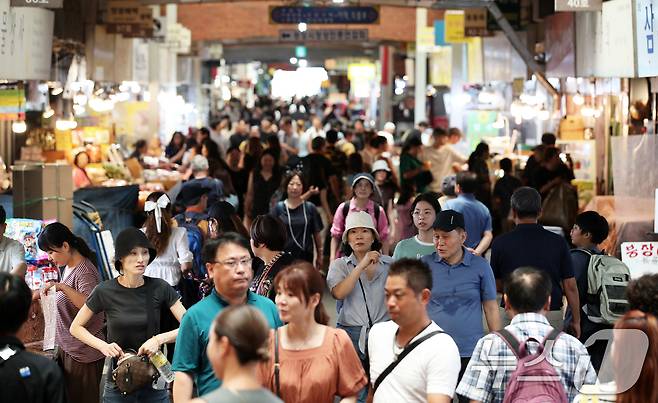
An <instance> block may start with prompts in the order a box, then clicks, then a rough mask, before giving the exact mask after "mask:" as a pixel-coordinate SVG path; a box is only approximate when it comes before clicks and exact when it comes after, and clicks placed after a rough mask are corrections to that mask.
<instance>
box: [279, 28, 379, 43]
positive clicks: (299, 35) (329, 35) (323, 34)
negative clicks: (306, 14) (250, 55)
mask: <svg viewBox="0 0 658 403" xmlns="http://www.w3.org/2000/svg"><path fill="white" fill-rule="evenodd" d="M367 40H368V30H367V29H309V30H308V31H305V32H299V30H297V29H280V30H279V41H281V42H301V41H317V42H322V41H342V42H344V41H367Z"/></svg>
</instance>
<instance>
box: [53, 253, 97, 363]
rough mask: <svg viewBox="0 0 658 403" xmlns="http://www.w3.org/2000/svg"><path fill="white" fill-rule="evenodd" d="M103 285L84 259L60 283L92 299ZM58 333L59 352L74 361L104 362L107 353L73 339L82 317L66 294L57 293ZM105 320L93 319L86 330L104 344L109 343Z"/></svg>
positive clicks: (67, 271) (63, 276) (91, 264)
mask: <svg viewBox="0 0 658 403" xmlns="http://www.w3.org/2000/svg"><path fill="white" fill-rule="evenodd" d="M99 282H100V276H99V273H98V270H97V269H96V267H95V266H94V264H93V263H91V261H89V259H86V258H83V259H82V261H80V264H78V265H77V266H76V267H73V268H70V267H67V268H66V269H65V270H64V272H63V275H62V279H61V280H60V283H62V284H65V285H68V286H69V287H71V288H73V289H74V290H76V291H77V292H79V293H82V294H84V295H86V296H87V297H89V295H90V294H91V292H92V290H93V289H94V288H95V287H96V286H97V285H98V283H99ZM57 291H58V292H57V332H56V341H57V345H58V346H59V348H61V349H62V350H64V351H65V352H66V353H67V354H69V355H70V356H71V357H72V358H73V359H74V360H76V361H78V362H82V363H89V362H94V361H98V360H100V359H102V358H104V356H103V353H101V352H100V351H98V350H96V349H95V348H93V347H90V346H88V345H86V344H84V343H83V342H81V341H80V340H78V339H76V338H75V337H73V336H72V335H71V332H70V331H69V328H70V327H71V323H72V322H73V319H74V318H75V315H77V314H78V311H79V309H78V308H76V306H75V305H73V302H71V301H70V300H69V299H68V298H67V297H66V294H64V292H62V291H61V290H57ZM103 321H104V316H103V314H102V313H99V314H96V315H94V316H92V317H91V319H90V320H89V322H87V324H86V325H85V328H87V330H89V332H90V333H91V334H93V335H94V336H96V337H98V338H99V339H101V340H105V335H104V334H103Z"/></svg>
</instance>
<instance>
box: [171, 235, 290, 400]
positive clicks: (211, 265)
mask: <svg viewBox="0 0 658 403" xmlns="http://www.w3.org/2000/svg"><path fill="white" fill-rule="evenodd" d="M203 261H204V262H205V264H206V269H207V270H208V275H209V276H210V277H211V278H212V279H213V283H214V285H215V287H214V289H213V290H212V293H211V294H210V295H209V296H207V297H206V298H204V299H203V300H201V301H200V302H198V303H197V304H196V305H194V306H192V307H191V308H190V309H189V310H188V311H187V313H186V314H185V316H184V317H183V321H182V322H181V325H180V328H179V332H178V338H177V339H176V352H175V353H174V361H173V364H172V367H173V370H174V371H175V372H176V380H175V381H174V401H175V402H182V401H188V400H189V399H191V398H192V393H193V386H194V383H195V382H196V385H197V389H198V393H199V396H201V395H205V394H207V393H209V392H211V391H213V390H215V389H217V388H219V386H220V382H219V381H218V380H217V378H215V375H214V374H213V371H212V366H211V363H210V361H209V360H208V356H207V355H206V347H207V346H208V332H209V329H210V325H211V323H212V321H213V320H214V319H215V317H216V316H217V314H218V313H219V312H220V311H221V310H222V309H224V308H226V307H228V306H230V305H241V304H247V305H251V306H253V307H255V308H256V309H258V310H260V311H261V313H263V315H264V316H265V318H266V319H267V321H268V322H269V324H270V326H271V327H272V328H277V327H279V326H281V325H282V323H281V319H279V314H278V312H277V309H276V306H275V305H274V303H273V302H272V301H270V300H269V299H268V298H266V297H262V296H260V295H256V294H254V293H252V292H251V291H249V285H250V284H251V280H252V278H253V272H252V270H251V262H252V257H251V253H250V251H249V241H247V240H246V239H245V238H244V237H242V236H240V235H238V234H235V233H226V234H224V235H223V236H222V237H221V238H219V239H214V240H211V241H208V242H207V243H206V245H205V246H204V248H203Z"/></svg>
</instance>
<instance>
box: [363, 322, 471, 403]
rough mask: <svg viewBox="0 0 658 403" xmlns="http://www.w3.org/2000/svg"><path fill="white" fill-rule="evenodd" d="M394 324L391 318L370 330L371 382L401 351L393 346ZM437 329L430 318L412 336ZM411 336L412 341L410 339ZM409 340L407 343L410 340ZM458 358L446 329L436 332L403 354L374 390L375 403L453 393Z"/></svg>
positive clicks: (450, 394)
mask: <svg viewBox="0 0 658 403" xmlns="http://www.w3.org/2000/svg"><path fill="white" fill-rule="evenodd" d="M397 330H398V325H397V324H396V323H395V322H393V321H387V322H381V323H377V324H375V325H374V326H373V327H372V329H371V330H370V334H369V338H368V351H369V356H370V379H371V380H372V384H373V385H374V384H375V381H376V380H377V378H378V377H379V375H380V374H381V373H382V372H384V370H385V369H386V367H388V366H389V365H390V364H391V363H392V362H393V361H394V360H395V354H399V353H400V352H401V350H400V349H398V348H397V347H396V346H395V333H396V331H397ZM435 330H441V328H440V327H439V325H437V324H436V323H434V322H432V323H431V324H430V325H429V326H428V327H427V328H426V329H425V330H423V331H422V332H421V333H420V334H419V335H418V336H416V337H415V338H414V339H413V340H416V339H418V338H420V337H422V336H424V335H425V334H427V333H430V332H433V331H435ZM413 340H412V341H413ZM412 341H410V343H411V342H412ZM460 369H461V360H460V358H459V350H458V349H457V345H456V344H455V342H454V341H453V340H452V337H450V336H449V335H448V334H446V333H442V334H437V335H435V336H432V337H430V338H429V339H427V340H425V341H424V342H422V343H421V344H420V345H418V346H417V347H416V348H415V349H414V350H413V351H412V352H411V353H409V355H407V356H406V357H405V358H404V359H403V360H402V361H400V363H399V364H398V366H397V367H395V369H394V370H393V372H391V373H390V374H389V375H388V376H387V377H386V379H385V380H384V381H383V382H382V383H381V384H380V385H379V388H378V389H377V391H376V392H375V396H374V400H373V401H374V402H375V403H387V402H391V403H398V402H405V403H409V402H427V395H429V394H441V395H446V396H453V395H454V394H455V388H456V387H457V377H458V375H459V370H460Z"/></svg>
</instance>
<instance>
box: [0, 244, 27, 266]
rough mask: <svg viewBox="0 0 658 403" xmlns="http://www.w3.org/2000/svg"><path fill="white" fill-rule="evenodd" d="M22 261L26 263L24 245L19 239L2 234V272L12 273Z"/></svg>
mask: <svg viewBox="0 0 658 403" xmlns="http://www.w3.org/2000/svg"><path fill="white" fill-rule="evenodd" d="M21 263H25V249H24V248H23V245H21V243H20V242H18V241H15V240H13V239H10V238H7V237H6V236H4V235H0V272H2V271H4V272H7V273H10V272H11V271H12V270H14V268H15V267H16V266H18V265H19V264H21Z"/></svg>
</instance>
